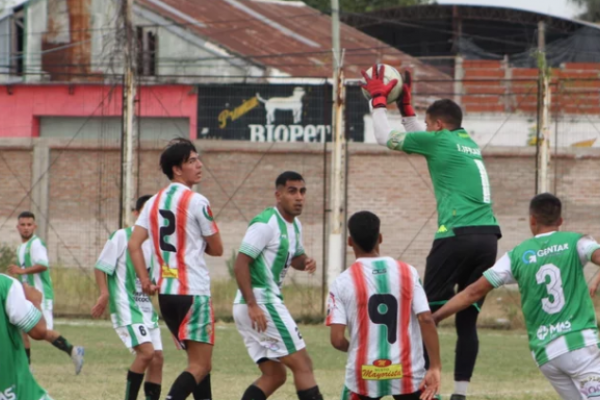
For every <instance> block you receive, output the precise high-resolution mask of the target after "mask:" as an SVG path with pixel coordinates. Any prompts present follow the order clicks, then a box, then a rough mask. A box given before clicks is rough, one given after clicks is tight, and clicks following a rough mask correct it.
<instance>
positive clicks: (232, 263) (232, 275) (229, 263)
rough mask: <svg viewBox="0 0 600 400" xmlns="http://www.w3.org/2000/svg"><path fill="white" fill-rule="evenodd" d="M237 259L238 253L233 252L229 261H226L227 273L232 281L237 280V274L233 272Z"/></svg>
mask: <svg viewBox="0 0 600 400" xmlns="http://www.w3.org/2000/svg"><path fill="white" fill-rule="evenodd" d="M236 258H237V251H235V250H231V255H230V256H229V258H228V259H227V260H225V264H227V272H228V273H229V277H230V278H231V279H235V273H234V272H233V267H234V266H235V259H236Z"/></svg>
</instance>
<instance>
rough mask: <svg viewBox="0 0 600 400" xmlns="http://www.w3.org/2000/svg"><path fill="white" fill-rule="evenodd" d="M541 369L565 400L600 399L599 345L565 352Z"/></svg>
mask: <svg viewBox="0 0 600 400" xmlns="http://www.w3.org/2000/svg"><path fill="white" fill-rule="evenodd" d="M540 371H542V373H543V374H544V376H545V377H546V378H547V379H548V380H549V381H550V383H551V384H552V386H554V389H555V390H556V391H557V392H558V394H559V395H560V397H561V398H562V399H563V400H581V399H585V400H587V399H600V349H599V348H598V346H597V345H594V346H587V347H584V348H582V349H579V350H575V351H571V352H569V353H565V354H563V355H561V356H558V357H556V358H555V359H553V360H550V361H548V362H547V363H546V364H544V365H542V366H541V367H540Z"/></svg>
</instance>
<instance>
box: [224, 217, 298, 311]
mask: <svg viewBox="0 0 600 400" xmlns="http://www.w3.org/2000/svg"><path fill="white" fill-rule="evenodd" d="M240 253H244V254H246V255H247V256H249V257H251V258H252V260H253V261H252V263H251V264H250V277H251V280H252V291H253V292H254V297H256V302H257V303H258V304H277V303H283V296H282V295H281V285H282V283H283V279H284V278H285V275H286V273H287V270H288V268H289V267H290V265H291V263H292V259H293V258H294V257H298V256H301V255H302V254H304V247H303V246H302V224H300V221H299V220H298V218H295V219H294V222H292V223H290V222H287V221H286V220H285V219H284V218H283V217H282V216H281V214H280V213H279V211H278V210H277V208H275V207H270V208H267V209H265V210H264V211H263V212H262V213H260V214H258V215H257V216H256V217H255V218H254V219H253V220H252V221H251V222H250V226H249V227H248V230H247V231H246V235H245V236H244V240H243V241H242V245H241V247H240ZM234 303H235V304H239V303H242V304H243V303H245V301H244V298H243V297H242V293H241V292H240V291H239V290H238V292H237V294H236V296H235V300H234Z"/></svg>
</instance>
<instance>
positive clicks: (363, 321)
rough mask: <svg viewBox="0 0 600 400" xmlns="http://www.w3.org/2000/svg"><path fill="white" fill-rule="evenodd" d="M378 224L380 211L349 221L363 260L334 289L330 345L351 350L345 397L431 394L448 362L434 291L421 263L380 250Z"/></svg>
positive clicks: (408, 399) (409, 399)
mask: <svg viewBox="0 0 600 400" xmlns="http://www.w3.org/2000/svg"><path fill="white" fill-rule="evenodd" d="M379 227H380V221H379V218H378V217H377V216H376V215H375V214H373V213H371V212H368V211H361V212H358V213H356V214H354V215H353V216H352V217H351V218H350V219H349V220H348V230H349V231H350V236H349V238H348V245H349V246H350V247H352V250H354V254H355V256H356V262H355V263H354V264H353V265H352V266H351V267H350V268H349V269H347V270H346V271H344V272H343V273H342V274H341V275H340V276H339V277H337V278H336V280H335V281H334V282H333V283H332V284H331V287H330V288H329V300H328V305H327V319H326V325H328V326H330V327H331V344H332V345H333V347H335V348H336V349H338V350H340V351H343V352H348V361H347V363H346V386H345V388H344V391H343V394H342V399H343V400H347V399H352V400H355V399H357V400H374V399H380V398H381V397H383V396H393V397H394V399H396V400H413V399H414V400H417V399H432V398H433V397H434V396H435V394H436V393H437V391H438V390H439V387H440V374H441V366H442V364H441V361H440V352H439V341H438V335H437V330H436V327H435V323H434V321H433V317H432V315H431V311H430V310H429V304H428V302H427V297H426V296H425V291H424V290H423V287H422V286H421V282H420V280H419V275H418V273H417V271H416V270H415V268H413V267H412V266H410V265H408V264H405V263H403V262H401V261H396V260H394V259H392V258H391V257H383V256H381V255H380V253H379V245H380V244H381V240H382V237H381V234H380V233H379ZM346 327H347V328H348V331H349V335H350V340H348V339H346V337H345V333H344V332H345V330H346ZM423 342H424V343H425V347H426V349H427V352H428V353H429V358H430V365H429V370H428V371H426V370H425V359H424V357H423Z"/></svg>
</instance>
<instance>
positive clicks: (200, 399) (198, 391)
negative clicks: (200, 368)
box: [193, 374, 212, 400]
mask: <svg viewBox="0 0 600 400" xmlns="http://www.w3.org/2000/svg"><path fill="white" fill-rule="evenodd" d="M193 393H194V400H212V389H211V387H210V374H208V375H206V376H205V377H204V379H202V380H201V381H200V383H199V384H198V386H196V388H195V389H194V392H193Z"/></svg>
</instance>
